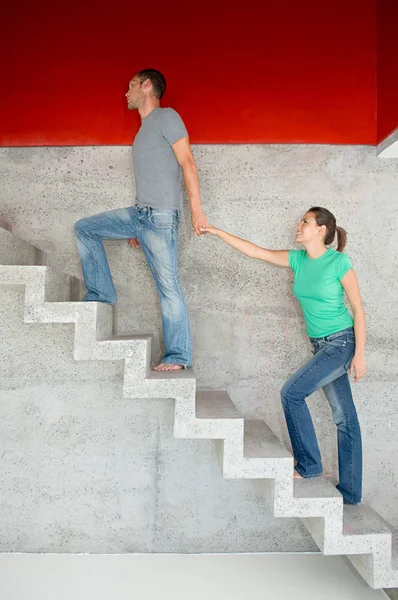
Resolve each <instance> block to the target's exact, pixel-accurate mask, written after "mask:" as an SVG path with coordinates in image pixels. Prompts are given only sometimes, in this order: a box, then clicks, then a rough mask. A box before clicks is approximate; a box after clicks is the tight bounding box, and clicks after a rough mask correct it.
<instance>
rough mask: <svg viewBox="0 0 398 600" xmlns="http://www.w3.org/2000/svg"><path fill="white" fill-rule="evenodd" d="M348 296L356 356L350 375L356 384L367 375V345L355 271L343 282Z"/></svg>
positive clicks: (349, 272)
mask: <svg viewBox="0 0 398 600" xmlns="http://www.w3.org/2000/svg"><path fill="white" fill-rule="evenodd" d="M341 284H342V286H343V288H344V291H345V293H346V294H347V298H348V301H349V303H350V305H351V309H352V314H353V316H354V329H355V354H354V358H353V359H352V362H351V368H350V375H354V373H355V375H354V379H355V382H357V381H359V380H360V379H361V378H362V377H364V375H365V374H366V370H367V369H366V361H365V344H366V318H365V311H364V309H363V305H362V299H361V293H360V291H359V285H358V279H357V276H356V274H355V271H354V270H353V269H350V270H349V271H347V273H346V274H345V275H344V277H343V279H342V280H341Z"/></svg>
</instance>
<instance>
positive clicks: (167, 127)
mask: <svg viewBox="0 0 398 600" xmlns="http://www.w3.org/2000/svg"><path fill="white" fill-rule="evenodd" d="M160 128H161V132H162V134H163V136H164V137H165V138H166V140H167V141H168V142H169V144H170V146H172V145H173V144H175V143H176V142H178V140H181V139H182V138H184V137H187V136H188V131H187V128H186V127H185V124H184V121H183V120H182V119H181V117H180V115H179V114H178V113H177V112H176V111H175V110H173V109H172V108H165V109H163V111H162V118H161V123H160Z"/></svg>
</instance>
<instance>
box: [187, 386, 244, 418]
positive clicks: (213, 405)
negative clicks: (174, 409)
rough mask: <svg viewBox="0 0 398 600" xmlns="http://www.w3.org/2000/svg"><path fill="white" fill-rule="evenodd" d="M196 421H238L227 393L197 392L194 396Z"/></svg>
mask: <svg viewBox="0 0 398 600" xmlns="http://www.w3.org/2000/svg"><path fill="white" fill-rule="evenodd" d="M196 418H197V419H240V418H241V415H240V414H239V412H238V410H237V409H236V406H235V405H234V404H233V402H232V400H231V398H230V397H229V395H228V394H227V392H219V391H214V392H198V393H197V394H196Z"/></svg>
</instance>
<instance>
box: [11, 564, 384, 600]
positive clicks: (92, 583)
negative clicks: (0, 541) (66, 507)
mask: <svg viewBox="0 0 398 600" xmlns="http://www.w3.org/2000/svg"><path fill="white" fill-rule="evenodd" d="M0 597H1V599H2V600H54V598H56V599H57V600H70V599H71V598H73V599H74V600H105V599H106V600H109V599H110V598H112V600H127V599H129V600H131V599H132V598H140V600H152V599H153V600H155V599H156V600H157V599H158V598H159V597H162V598H163V599H165V600H167V599H169V598H170V599H171V598H172V599H173V600H183V599H184V600H185V599H186V598H187V597H189V598H190V600H199V599H202V598H204V597H206V598H209V599H211V600H213V598H217V599H219V600H224V599H225V600H227V599H228V600H242V598H245V597H248V598H259V599H267V600H268V599H271V598H272V599H274V598H275V599H276V598H294V600H383V598H384V599H385V598H386V596H385V594H384V593H383V592H382V591H381V590H372V589H370V588H369V587H368V586H367V585H366V584H365V583H364V582H363V580H362V579H361V578H360V577H359V575H358V574H357V573H356V572H355V571H354V570H353V569H352V567H351V566H350V564H349V563H348V561H347V560H346V559H343V558H341V557H325V556H322V555H321V554H288V555H286V554H266V555H196V556H195V555H134V554H132V555H59V554H58V555H55V554H53V555H51V554H41V555H40V554H1V555H0Z"/></svg>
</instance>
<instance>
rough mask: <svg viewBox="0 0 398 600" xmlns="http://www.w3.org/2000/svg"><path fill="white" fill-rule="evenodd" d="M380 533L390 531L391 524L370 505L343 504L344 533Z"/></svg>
mask: <svg viewBox="0 0 398 600" xmlns="http://www.w3.org/2000/svg"><path fill="white" fill-rule="evenodd" d="M380 533H391V526H390V525H389V524H388V523H387V522H386V521H385V520H384V519H383V518H382V517H381V516H380V515H378V514H377V513H376V512H375V511H374V510H373V509H372V508H370V506H363V505H359V506H349V505H347V504H345V505H344V512H343V534H344V535H369V534H380Z"/></svg>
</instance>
